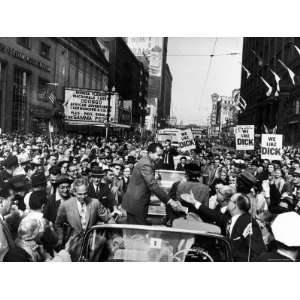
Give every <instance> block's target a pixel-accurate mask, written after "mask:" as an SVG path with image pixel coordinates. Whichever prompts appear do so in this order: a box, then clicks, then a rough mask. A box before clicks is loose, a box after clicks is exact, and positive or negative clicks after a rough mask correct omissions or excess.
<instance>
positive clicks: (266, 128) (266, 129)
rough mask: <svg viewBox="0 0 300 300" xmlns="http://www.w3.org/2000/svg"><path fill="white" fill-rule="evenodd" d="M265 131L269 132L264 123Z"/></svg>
mask: <svg viewBox="0 0 300 300" xmlns="http://www.w3.org/2000/svg"><path fill="white" fill-rule="evenodd" d="M264 129H265V133H269V130H268V127H267V126H266V125H265V124H264Z"/></svg>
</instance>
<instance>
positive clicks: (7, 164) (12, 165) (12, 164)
mask: <svg viewBox="0 0 300 300" xmlns="http://www.w3.org/2000/svg"><path fill="white" fill-rule="evenodd" d="M2 165H3V167H4V170H2V171H0V189H2V188H3V187H4V185H5V183H7V182H8V180H9V179H10V178H12V177H13V173H14V171H15V170H16V169H17V167H18V158H17V157H16V156H14V155H10V156H8V157H7V158H6V160H5V161H4V162H3V164H2Z"/></svg>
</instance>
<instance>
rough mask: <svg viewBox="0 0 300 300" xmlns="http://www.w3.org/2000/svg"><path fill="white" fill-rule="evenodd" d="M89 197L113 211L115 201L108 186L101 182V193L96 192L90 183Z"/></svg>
mask: <svg viewBox="0 0 300 300" xmlns="http://www.w3.org/2000/svg"><path fill="white" fill-rule="evenodd" d="M88 195H89V197H91V198H95V199H98V200H99V201H100V202H101V203H102V204H103V205H104V206H105V207H106V208H108V209H109V210H110V211H113V209H114V204H115V201H114V198H113V195H112V193H111V191H110V188H109V186H108V184H106V183H102V182H101V183H100V185H99V192H96V191H95V188H94V185H93V183H90V185H89V187H88Z"/></svg>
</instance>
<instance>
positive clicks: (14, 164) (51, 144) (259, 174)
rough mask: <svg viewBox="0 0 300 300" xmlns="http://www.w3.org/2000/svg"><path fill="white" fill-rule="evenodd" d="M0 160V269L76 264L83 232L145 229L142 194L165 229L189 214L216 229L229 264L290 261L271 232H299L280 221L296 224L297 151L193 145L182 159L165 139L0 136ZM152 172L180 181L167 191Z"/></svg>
mask: <svg viewBox="0 0 300 300" xmlns="http://www.w3.org/2000/svg"><path fill="white" fill-rule="evenodd" d="M0 160H1V161H0V164H1V171H0V261H34V262H37V261H39V262H40V261H77V260H78V257H79V252H80V248H81V244H82V240H83V235H84V232H85V231H86V230H87V229H89V228H91V227H92V226H93V225H96V224H98V223H129V224H139V225H149V221H148V220H147V209H148V206H149V201H150V196H151V194H155V195H156V196H157V197H158V198H159V199H160V200H161V201H162V202H163V203H165V205H166V217H165V219H164V222H165V225H167V226H172V223H173V221H174V219H176V218H180V217H181V216H185V215H187V214H189V213H193V214H196V215H197V216H199V219H201V221H203V222H206V223H211V224H216V225H218V226H219V227H220V228H221V232H222V234H223V235H224V236H226V237H227V239H228V240H229V242H230V244H231V249H232V255H233V259H234V260H235V261H273V260H275V261H276V260H286V261H294V260H297V258H298V247H299V246H300V243H299V242H298V238H294V239H293V238H290V239H289V240H288V241H287V240H286V239H287V235H282V234H278V235H277V234H276V233H277V231H278V226H279V232H281V231H282V230H285V229H286V228H287V227H288V233H289V234H288V236H290V235H292V236H296V235H297V232H298V230H299V229H298V228H296V226H294V225H293V224H296V223H293V222H290V221H289V220H294V219H295V220H296V219H297V217H299V218H300V216H298V213H299V211H300V151H299V150H298V149H295V148H292V147H286V148H284V153H283V155H282V160H281V161H268V160H261V159H260V154H259V153H258V152H255V151H252V152H251V151H250V152H249V153H246V152H245V153H244V152H243V153H242V152H241V153H239V152H238V151H234V150H229V149H227V148H222V147H219V148H217V147H212V146H211V145H210V144H208V143H201V140H200V139H197V138H196V139H195V148H194V149H192V150H190V151H187V152H182V151H181V150H180V149H176V148H175V147H174V146H172V145H171V141H169V140H167V141H166V143H165V145H164V146H162V145H161V144H159V143H155V142H154V141H152V140H148V141H145V142H144V141H141V140H139V139H137V138H132V139H127V140H120V139H117V138H113V137H112V138H110V139H109V140H106V139H105V138H102V137H99V136H84V135H80V134H66V135H64V136H58V135H56V136H55V138H54V139H53V141H50V140H49V139H48V137H46V136H34V135H18V134H15V135H5V134H2V135H1V138H0ZM156 169H166V170H173V171H175V170H176V171H182V172H185V176H184V178H183V179H182V180H180V181H178V182H174V184H173V186H172V188H171V190H170V191H168V192H167V191H166V190H164V189H163V188H162V187H161V186H160V184H159V180H160V178H159V176H157V175H156V174H157V173H155V170H156ZM280 215H289V218H282V219H283V221H280V219H279V216H280ZM286 220H288V221H286ZM279 221H280V222H279ZM278 223H279V225H278ZM275 225H276V226H275ZM275 227H276V228H275ZM276 230H277V231H276Z"/></svg>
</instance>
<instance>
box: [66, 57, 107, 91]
mask: <svg viewBox="0 0 300 300" xmlns="http://www.w3.org/2000/svg"><path fill="white" fill-rule="evenodd" d="M67 71H68V70H67ZM65 77H66V78H68V81H67V82H66V85H69V86H74V87H79V88H91V89H98V90H103V89H105V87H106V86H108V78H107V76H106V75H105V74H104V72H102V71H101V70H100V68H97V67H96V66H95V65H93V64H91V63H90V62H89V61H87V60H85V59H83V58H81V57H79V56H78V55H77V54H76V53H73V52H72V53H70V67H69V74H66V76H65Z"/></svg>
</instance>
